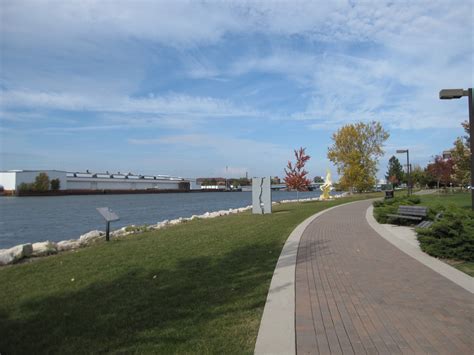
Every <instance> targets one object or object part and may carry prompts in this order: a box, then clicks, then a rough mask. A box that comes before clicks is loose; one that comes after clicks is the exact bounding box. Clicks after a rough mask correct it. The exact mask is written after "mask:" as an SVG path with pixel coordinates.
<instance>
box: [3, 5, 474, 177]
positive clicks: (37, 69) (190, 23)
mask: <svg viewBox="0 0 474 355" xmlns="http://www.w3.org/2000/svg"><path fill="white" fill-rule="evenodd" d="M473 11H474V10H473V1H471V0H459V1H456V2H451V1H445V0H441V1H438V0H416V1H384V0H377V1H375V0H374V1H338V0H336V1H322V0H317V1H294V0H293V1H202V2H201V1H180V0H178V1H176V0H175V1H171V0H170V1H158V0H157V1H151V0H149V1H148V0H135V1H131V0H130V1H124V0H115V1H111V0H104V1H97V0H69V1H59V0H56V1H46V0H27V1H23V0H1V1H0V169H1V170H7V169H57V170H67V171H85V170H86V169H88V170H91V171H97V172H103V171H110V172H116V171H117V172H118V171H120V172H134V173H142V174H168V175H175V176H183V177H202V176H227V177H238V176H245V174H246V173H248V175H249V176H264V175H271V176H280V177H282V176H283V175H284V172H283V168H284V167H285V165H286V164H287V161H288V160H294V156H293V150H294V149H296V148H299V147H306V152H307V153H308V154H309V155H310V156H311V160H310V161H309V162H308V164H307V170H308V171H309V174H310V176H315V175H324V174H325V172H326V169H330V170H331V171H332V172H333V174H335V173H336V169H335V167H334V165H333V164H332V163H331V162H330V161H329V160H328V159H327V150H328V147H329V146H330V145H331V143H332V140H331V136H332V134H333V133H334V132H336V131H337V130H338V129H339V128H341V127H342V126H343V125H346V124H350V123H354V122H358V121H363V122H369V121H373V120H375V121H379V122H381V123H382V125H383V127H384V128H385V129H386V130H387V131H388V132H389V133H390V138H389V139H388V140H387V142H386V144H385V148H384V150H385V155H384V157H383V158H381V159H380V164H379V168H380V170H379V173H378V176H379V177H383V175H384V174H385V172H386V170H387V161H388V159H389V158H390V157H391V156H392V155H393V154H395V151H396V150H397V149H409V150H410V160H411V162H412V163H414V164H420V165H421V166H424V165H426V164H427V163H428V162H429V161H430V160H431V159H432V157H433V156H434V155H436V154H440V153H441V152H442V151H443V150H445V149H448V148H450V147H451V146H452V143H453V141H454V140H455V139H456V137H458V136H461V135H463V130H462V127H461V122H462V121H464V120H466V119H467V118H468V113H467V112H468V111H467V110H468V103H467V99H466V98H463V99H461V100H449V101H447V100H442V101H441V100H439V97H438V94H439V90H440V89H443V88H468V87H472V85H473V83H474V76H473V68H474V63H473V58H474V56H473V47H474V40H473V32H474V30H473V23H474V16H473ZM399 159H400V160H401V162H402V163H403V162H404V160H405V156H404V155H400V156H399ZM336 176H337V175H336Z"/></svg>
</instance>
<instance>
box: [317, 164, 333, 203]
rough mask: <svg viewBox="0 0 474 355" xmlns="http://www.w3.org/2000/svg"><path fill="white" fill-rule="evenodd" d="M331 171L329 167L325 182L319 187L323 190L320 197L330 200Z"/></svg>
mask: <svg viewBox="0 0 474 355" xmlns="http://www.w3.org/2000/svg"><path fill="white" fill-rule="evenodd" d="M331 186H332V182H331V172H330V171H329V169H327V170H326V179H325V180H324V184H322V185H321V186H320V187H319V188H320V189H321V191H322V192H323V194H322V195H321V197H320V199H321V200H329V199H330V198H331V197H330V196H329V192H330V191H331Z"/></svg>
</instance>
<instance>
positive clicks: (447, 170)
mask: <svg viewBox="0 0 474 355" xmlns="http://www.w3.org/2000/svg"><path fill="white" fill-rule="evenodd" d="M427 170H428V172H429V173H430V174H431V175H433V176H434V177H435V178H436V181H437V183H438V189H439V184H440V183H442V184H443V185H444V186H447V185H448V183H449V182H451V176H452V175H453V172H454V170H453V161H452V160H451V159H443V157H442V156H439V155H437V156H435V158H434V162H433V163H431V164H428V166H427Z"/></svg>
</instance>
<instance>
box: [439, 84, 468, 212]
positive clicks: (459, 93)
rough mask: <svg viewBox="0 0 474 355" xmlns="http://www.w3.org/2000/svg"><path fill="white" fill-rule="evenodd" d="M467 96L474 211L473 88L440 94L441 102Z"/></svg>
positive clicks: (441, 92) (446, 91) (445, 90)
mask: <svg viewBox="0 0 474 355" xmlns="http://www.w3.org/2000/svg"><path fill="white" fill-rule="evenodd" d="M463 96H467V97H468V99H469V136H470V139H469V141H470V146H471V208H472V210H473V211H474V137H473V134H472V131H473V130H474V102H473V100H474V99H473V97H472V88H469V89H467V90H464V89H443V90H441V91H440V92H439V98H440V99H441V100H451V99H460V98H461V97H463Z"/></svg>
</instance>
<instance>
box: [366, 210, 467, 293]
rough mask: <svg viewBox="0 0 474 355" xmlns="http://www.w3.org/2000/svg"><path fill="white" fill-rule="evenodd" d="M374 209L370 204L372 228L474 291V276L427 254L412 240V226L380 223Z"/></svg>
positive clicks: (368, 217) (418, 258)
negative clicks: (392, 226)
mask: <svg viewBox="0 0 474 355" xmlns="http://www.w3.org/2000/svg"><path fill="white" fill-rule="evenodd" d="M373 211H374V207H373V206H370V207H369V208H368V209H367V212H366V214H365V218H366V219H367V222H368V223H369V225H370V226H371V227H372V229H374V230H375V231H376V232H377V233H378V234H379V235H380V236H381V237H382V238H384V239H385V240H387V241H388V242H389V243H391V244H393V245H394V246H396V247H397V248H398V249H400V250H401V251H403V252H404V253H405V254H408V255H409V256H411V257H412V258H414V259H416V260H418V261H419V262H420V263H422V264H423V265H425V266H427V267H429V268H430V269H432V270H433V271H435V272H437V273H438V274H440V275H442V276H444V277H446V278H447V279H448V280H450V281H452V282H454V283H455V284H457V285H458V286H461V287H462V288H464V289H465V290H467V291H469V292H471V293H474V278H472V277H470V276H469V275H467V274H465V273H463V272H461V271H459V270H457V269H455V268H454V267H452V266H450V265H448V264H446V263H443V262H442V261H440V260H438V259H436V258H434V257H432V256H430V255H428V254H426V253H425V252H423V251H422V250H421V249H420V247H419V246H418V245H416V244H414V243H413V242H410V239H411V240H412V241H413V240H416V232H415V231H414V230H413V229H412V228H409V227H397V228H396V229H395V228H390V225H384V224H379V223H378V222H377V221H376V220H375V218H374V213H373ZM407 237H408V238H407Z"/></svg>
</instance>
